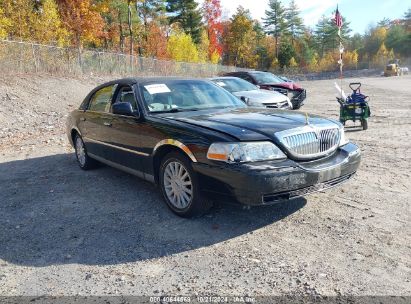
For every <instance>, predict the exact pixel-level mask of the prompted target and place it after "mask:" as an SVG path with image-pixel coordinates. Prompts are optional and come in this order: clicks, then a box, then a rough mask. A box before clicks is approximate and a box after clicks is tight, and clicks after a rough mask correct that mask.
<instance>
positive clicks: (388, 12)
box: [221, 0, 411, 34]
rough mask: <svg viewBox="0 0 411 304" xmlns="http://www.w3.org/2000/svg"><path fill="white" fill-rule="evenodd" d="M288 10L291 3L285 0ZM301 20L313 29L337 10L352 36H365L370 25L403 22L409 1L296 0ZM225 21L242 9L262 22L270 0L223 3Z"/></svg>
mask: <svg viewBox="0 0 411 304" xmlns="http://www.w3.org/2000/svg"><path fill="white" fill-rule="evenodd" d="M282 3H283V4H284V5H285V6H286V5H288V3H289V0H283V1H282ZM296 3H297V5H298V7H299V8H300V12H301V16H302V17H303V19H304V22H305V24H306V25H307V26H314V25H315V24H316V23H317V21H318V20H319V19H320V18H321V16H322V15H325V16H326V17H330V18H331V16H332V12H333V10H335V8H336V7H337V3H338V7H339V10H340V12H341V15H343V17H345V18H347V20H348V21H349V22H350V27H351V29H352V30H353V33H360V34H363V33H364V32H365V31H366V29H367V28H368V26H369V25H370V24H376V23H377V22H378V21H380V20H382V19H383V18H384V17H386V18H389V19H397V18H401V17H402V16H403V15H404V13H405V11H407V10H408V8H411V1H410V0H296ZM221 4H222V7H223V11H224V14H223V15H225V17H227V16H228V17H230V16H231V15H232V14H233V13H234V12H235V11H236V9H237V7H238V6H239V5H242V6H243V7H245V8H246V9H249V10H250V11H251V15H252V17H253V18H254V19H258V20H261V18H262V17H264V15H265V14H264V12H265V10H266V9H267V8H268V0H221Z"/></svg>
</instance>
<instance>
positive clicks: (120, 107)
mask: <svg viewBox="0 0 411 304" xmlns="http://www.w3.org/2000/svg"><path fill="white" fill-rule="evenodd" d="M111 109H112V112H113V114H117V115H124V116H134V111H133V107H132V106H131V104H130V103H128V102H117V103H115V104H113V106H112V108H111Z"/></svg>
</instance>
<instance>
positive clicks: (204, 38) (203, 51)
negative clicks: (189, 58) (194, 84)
mask: <svg viewBox="0 0 411 304" xmlns="http://www.w3.org/2000/svg"><path fill="white" fill-rule="evenodd" d="M209 47H210V40H208V34H207V31H206V30H202V32H201V40H200V43H199V44H198V46H197V49H198V61H199V62H207V60H208V58H209V56H208V49H209Z"/></svg>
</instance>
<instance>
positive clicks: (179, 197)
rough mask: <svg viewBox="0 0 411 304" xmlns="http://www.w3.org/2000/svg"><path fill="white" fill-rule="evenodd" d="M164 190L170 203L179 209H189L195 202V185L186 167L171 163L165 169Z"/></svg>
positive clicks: (176, 162)
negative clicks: (193, 201)
mask: <svg viewBox="0 0 411 304" xmlns="http://www.w3.org/2000/svg"><path fill="white" fill-rule="evenodd" d="M163 177H164V190H165V193H166V195H167V198H168V200H169V202H170V203H171V204H172V205H173V206H174V207H175V208H177V209H185V208H187V207H188V206H189V205H190V204H191V202H192V200H193V184H192V181H191V177H190V174H189V172H188V170H187V169H186V168H185V167H184V165H183V164H182V163H180V162H178V161H171V162H169V163H168V164H167V166H166V167H165V169H164V176H163Z"/></svg>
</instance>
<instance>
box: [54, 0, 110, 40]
mask: <svg viewBox="0 0 411 304" xmlns="http://www.w3.org/2000/svg"><path fill="white" fill-rule="evenodd" d="M58 7H59V11H60V16H61V19H62V21H63V25H64V26H65V27H66V29H67V30H68V31H69V32H70V33H71V36H72V43H73V44H74V45H75V46H77V47H82V46H83V45H84V44H93V45H99V44H100V39H101V38H102V34H103V26H104V22H103V19H102V17H101V15H100V14H99V12H98V11H96V9H95V6H94V5H93V3H92V2H91V0H58Z"/></svg>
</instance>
